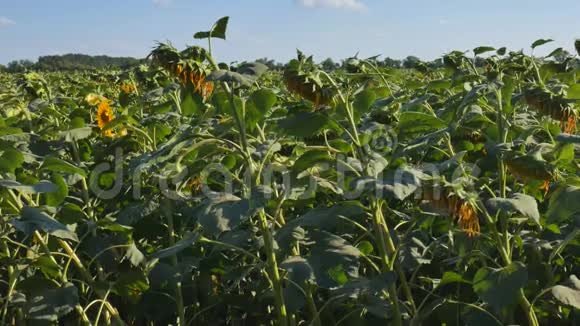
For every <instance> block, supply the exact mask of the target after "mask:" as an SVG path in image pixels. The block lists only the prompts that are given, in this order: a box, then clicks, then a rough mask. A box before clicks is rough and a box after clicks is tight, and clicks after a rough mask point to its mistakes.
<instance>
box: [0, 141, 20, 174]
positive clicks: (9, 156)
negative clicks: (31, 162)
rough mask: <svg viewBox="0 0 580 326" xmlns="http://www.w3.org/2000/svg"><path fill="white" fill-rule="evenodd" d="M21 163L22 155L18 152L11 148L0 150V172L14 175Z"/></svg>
mask: <svg viewBox="0 0 580 326" xmlns="http://www.w3.org/2000/svg"><path fill="white" fill-rule="evenodd" d="M23 162H24V155H22V153H21V152H20V151H19V150H17V149H14V148H11V147H9V148H6V149H4V150H3V151H2V150H0V172H9V173H14V171H15V170H16V169H18V168H20V167H21V166H22V163H23Z"/></svg>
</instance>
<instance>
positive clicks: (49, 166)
mask: <svg viewBox="0 0 580 326" xmlns="http://www.w3.org/2000/svg"><path fill="white" fill-rule="evenodd" d="M40 168H41V169H42V170H47V171H53V172H62V173H70V174H75V173H76V174H78V175H80V176H82V177H83V178H86V177H87V172H86V171H85V170H83V169H81V168H79V167H77V166H75V165H73V164H71V163H69V162H67V161H63V160H61V159H59V158H56V157H47V158H45V159H44V162H42V165H41V166H40Z"/></svg>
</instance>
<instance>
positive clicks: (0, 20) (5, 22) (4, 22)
mask: <svg viewBox="0 0 580 326" xmlns="http://www.w3.org/2000/svg"><path fill="white" fill-rule="evenodd" d="M10 25H16V22H15V21H13V20H12V19H9V18H6V17H0V27H6V26H10Z"/></svg>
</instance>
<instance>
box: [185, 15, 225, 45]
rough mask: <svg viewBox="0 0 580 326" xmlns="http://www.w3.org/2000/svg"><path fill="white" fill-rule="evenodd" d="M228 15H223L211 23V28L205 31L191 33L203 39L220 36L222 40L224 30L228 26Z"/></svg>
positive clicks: (196, 37)
mask: <svg viewBox="0 0 580 326" xmlns="http://www.w3.org/2000/svg"><path fill="white" fill-rule="evenodd" d="M229 19H230V17H228V16H225V17H222V18H220V19H218V21H216V22H215V24H213V26H212V27H211V29H210V30H209V31H207V32H197V33H195V34H194V35H193V38H195V39H204V38H210V37H211V38H221V39H222V40H225V39H226V30H227V28H228V21H229Z"/></svg>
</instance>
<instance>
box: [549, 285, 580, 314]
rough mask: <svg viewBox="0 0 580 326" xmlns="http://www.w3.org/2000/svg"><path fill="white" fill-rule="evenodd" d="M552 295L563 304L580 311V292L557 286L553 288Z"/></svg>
mask: <svg viewBox="0 0 580 326" xmlns="http://www.w3.org/2000/svg"><path fill="white" fill-rule="evenodd" d="M552 295H553V296H554V298H556V299H557V300H558V301H560V302H561V303H563V304H565V305H568V306H571V307H574V308H576V309H580V290H578V289H572V288H569V287H567V286H563V285H556V286H554V287H553V288H552Z"/></svg>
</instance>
